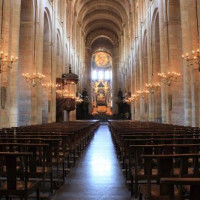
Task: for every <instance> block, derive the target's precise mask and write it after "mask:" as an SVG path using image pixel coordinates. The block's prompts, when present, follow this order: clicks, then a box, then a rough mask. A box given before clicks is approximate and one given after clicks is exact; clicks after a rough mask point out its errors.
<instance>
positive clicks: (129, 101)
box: [124, 94, 139, 104]
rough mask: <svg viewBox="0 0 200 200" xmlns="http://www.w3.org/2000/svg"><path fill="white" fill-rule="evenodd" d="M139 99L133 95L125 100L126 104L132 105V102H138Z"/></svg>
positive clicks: (136, 95)
mask: <svg viewBox="0 0 200 200" xmlns="http://www.w3.org/2000/svg"><path fill="white" fill-rule="evenodd" d="M138 97H139V95H138V94H133V95H131V96H128V97H126V98H125V99H124V102H125V103H128V104H130V103H132V102H136V101H137V100H138Z"/></svg>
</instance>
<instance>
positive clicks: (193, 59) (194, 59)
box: [182, 49, 200, 72]
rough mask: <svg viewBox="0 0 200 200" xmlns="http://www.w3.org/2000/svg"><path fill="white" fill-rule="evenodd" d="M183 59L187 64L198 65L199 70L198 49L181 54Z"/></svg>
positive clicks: (199, 55) (199, 54)
mask: <svg viewBox="0 0 200 200" xmlns="http://www.w3.org/2000/svg"><path fill="white" fill-rule="evenodd" d="M182 58H183V60H185V61H186V62H187V64H188V66H193V65H195V64H197V65H198V71H199V72H200V50H199V49H197V50H196V51H194V50H193V51H192V52H191V53H190V54H189V53H186V54H185V55H184V54H183V55H182Z"/></svg>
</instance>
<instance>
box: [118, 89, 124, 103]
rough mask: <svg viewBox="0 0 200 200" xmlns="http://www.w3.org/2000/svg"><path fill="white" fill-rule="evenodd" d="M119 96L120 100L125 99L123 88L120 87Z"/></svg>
mask: <svg viewBox="0 0 200 200" xmlns="http://www.w3.org/2000/svg"><path fill="white" fill-rule="evenodd" d="M117 96H118V97H119V99H120V100H123V93H122V90H121V88H119V91H118V95H117Z"/></svg>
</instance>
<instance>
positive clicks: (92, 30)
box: [73, 0, 132, 49]
mask: <svg viewBox="0 0 200 200" xmlns="http://www.w3.org/2000/svg"><path fill="white" fill-rule="evenodd" d="M130 2H131V0H74V1H73V7H74V10H75V16H76V18H77V20H78V22H79V23H80V24H81V27H82V32H83V33H84V35H85V41H86V45H87V46H88V47H92V48H93V49H96V48H98V46H100V44H101V46H102V45H104V48H107V49H110V48H114V47H117V46H118V45H119V42H120V36H121V35H123V34H124V30H125V29H124V25H125V24H128V23H129V13H130V12H131V6H132V5H131V3H130Z"/></svg>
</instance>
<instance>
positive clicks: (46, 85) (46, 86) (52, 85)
mask: <svg viewBox="0 0 200 200" xmlns="http://www.w3.org/2000/svg"><path fill="white" fill-rule="evenodd" d="M42 87H43V88H44V89H46V91H49V90H52V89H55V88H60V84H55V83H52V82H51V81H50V82H47V83H42Z"/></svg>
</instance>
